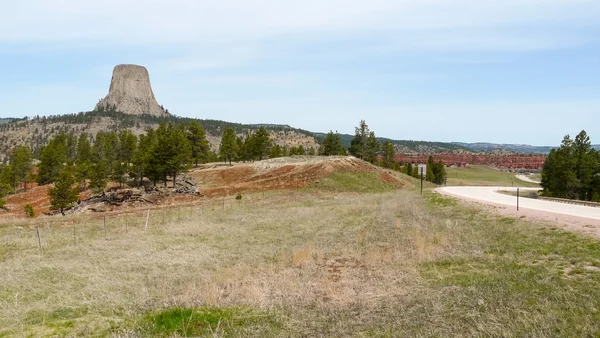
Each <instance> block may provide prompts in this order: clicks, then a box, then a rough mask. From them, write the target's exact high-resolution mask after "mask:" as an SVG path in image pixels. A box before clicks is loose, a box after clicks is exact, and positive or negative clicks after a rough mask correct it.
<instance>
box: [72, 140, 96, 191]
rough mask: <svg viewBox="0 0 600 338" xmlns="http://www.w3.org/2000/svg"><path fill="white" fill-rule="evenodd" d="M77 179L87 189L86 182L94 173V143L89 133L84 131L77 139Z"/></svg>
mask: <svg viewBox="0 0 600 338" xmlns="http://www.w3.org/2000/svg"><path fill="white" fill-rule="evenodd" d="M75 165H76V167H75V168H76V169H75V170H76V176H77V180H78V181H79V182H80V183H81V185H82V187H83V190H86V189H87V185H86V182H87V180H89V179H90V178H91V173H92V166H93V163H92V145H91V143H90V140H89V139H88V135H87V134H85V133H83V134H81V135H79V139H78V140H77V158H76V160H75Z"/></svg>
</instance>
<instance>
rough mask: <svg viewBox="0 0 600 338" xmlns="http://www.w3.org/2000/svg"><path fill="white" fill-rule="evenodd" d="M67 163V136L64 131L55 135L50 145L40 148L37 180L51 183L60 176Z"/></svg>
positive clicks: (41, 182)
mask: <svg viewBox="0 0 600 338" xmlns="http://www.w3.org/2000/svg"><path fill="white" fill-rule="evenodd" d="M66 164H67V138H66V135H65V134H64V133H59V134H58V135H56V136H54V137H53V138H52V139H51V140H50V142H49V143H48V145H46V146H45V147H43V148H42V149H41V150H40V164H39V165H38V175H37V182H38V184H40V185H44V184H49V183H52V182H54V181H56V179H57V178H58V175H59V173H60V171H61V170H62V168H63V167H64V166H65V165H66Z"/></svg>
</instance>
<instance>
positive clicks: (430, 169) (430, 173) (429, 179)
mask: <svg viewBox="0 0 600 338" xmlns="http://www.w3.org/2000/svg"><path fill="white" fill-rule="evenodd" d="M434 163H435V162H433V157H432V156H429V159H427V173H426V174H425V180H426V181H427V182H433V180H434V179H435V175H434V173H433V166H434Z"/></svg>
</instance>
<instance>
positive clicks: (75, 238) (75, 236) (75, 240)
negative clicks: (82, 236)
mask: <svg viewBox="0 0 600 338" xmlns="http://www.w3.org/2000/svg"><path fill="white" fill-rule="evenodd" d="M73 245H77V235H76V234H75V223H73Z"/></svg>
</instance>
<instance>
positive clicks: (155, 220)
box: [0, 193, 265, 263]
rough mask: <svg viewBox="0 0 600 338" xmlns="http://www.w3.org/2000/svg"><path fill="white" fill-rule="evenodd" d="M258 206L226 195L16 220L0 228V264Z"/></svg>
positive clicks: (253, 201)
mask: <svg viewBox="0 0 600 338" xmlns="http://www.w3.org/2000/svg"><path fill="white" fill-rule="evenodd" d="M261 203H265V195H264V193H262V194H256V195H255V198H254V199H251V200H249V199H239V197H238V198H236V196H225V197H219V198H213V199H211V200H210V201H203V202H202V203H200V204H194V205H181V206H163V207H154V208H147V209H137V210H132V211H127V212H121V213H106V214H100V213H95V214H91V215H90V214H81V215H70V216H67V217H64V218H63V217H62V216H52V217H43V218H38V219H32V220H27V221H15V222H14V223H13V224H10V225H9V226H5V227H3V228H0V238H1V241H2V242H0V243H1V244H0V263H2V262H4V261H7V260H9V259H11V258H13V257H17V256H19V255H32V254H38V255H39V256H41V257H43V256H45V255H50V254H52V253H54V252H57V251H58V250H62V249H64V248H66V247H77V246H82V245H83V244H85V243H90V242H92V241H97V240H102V239H103V240H107V241H115V240H122V239H130V238H143V237H144V236H145V235H152V234H155V233H157V232H158V233H160V232H164V231H167V230H168V229H169V227H174V226H176V225H177V224H180V223H183V222H190V221H196V220H198V221H199V220H201V219H202V217H203V216H204V215H206V216H208V215H211V216H212V215H215V214H219V213H224V212H227V211H228V210H231V209H232V208H235V207H239V206H242V205H243V206H246V207H253V206H255V205H260V204H261Z"/></svg>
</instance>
